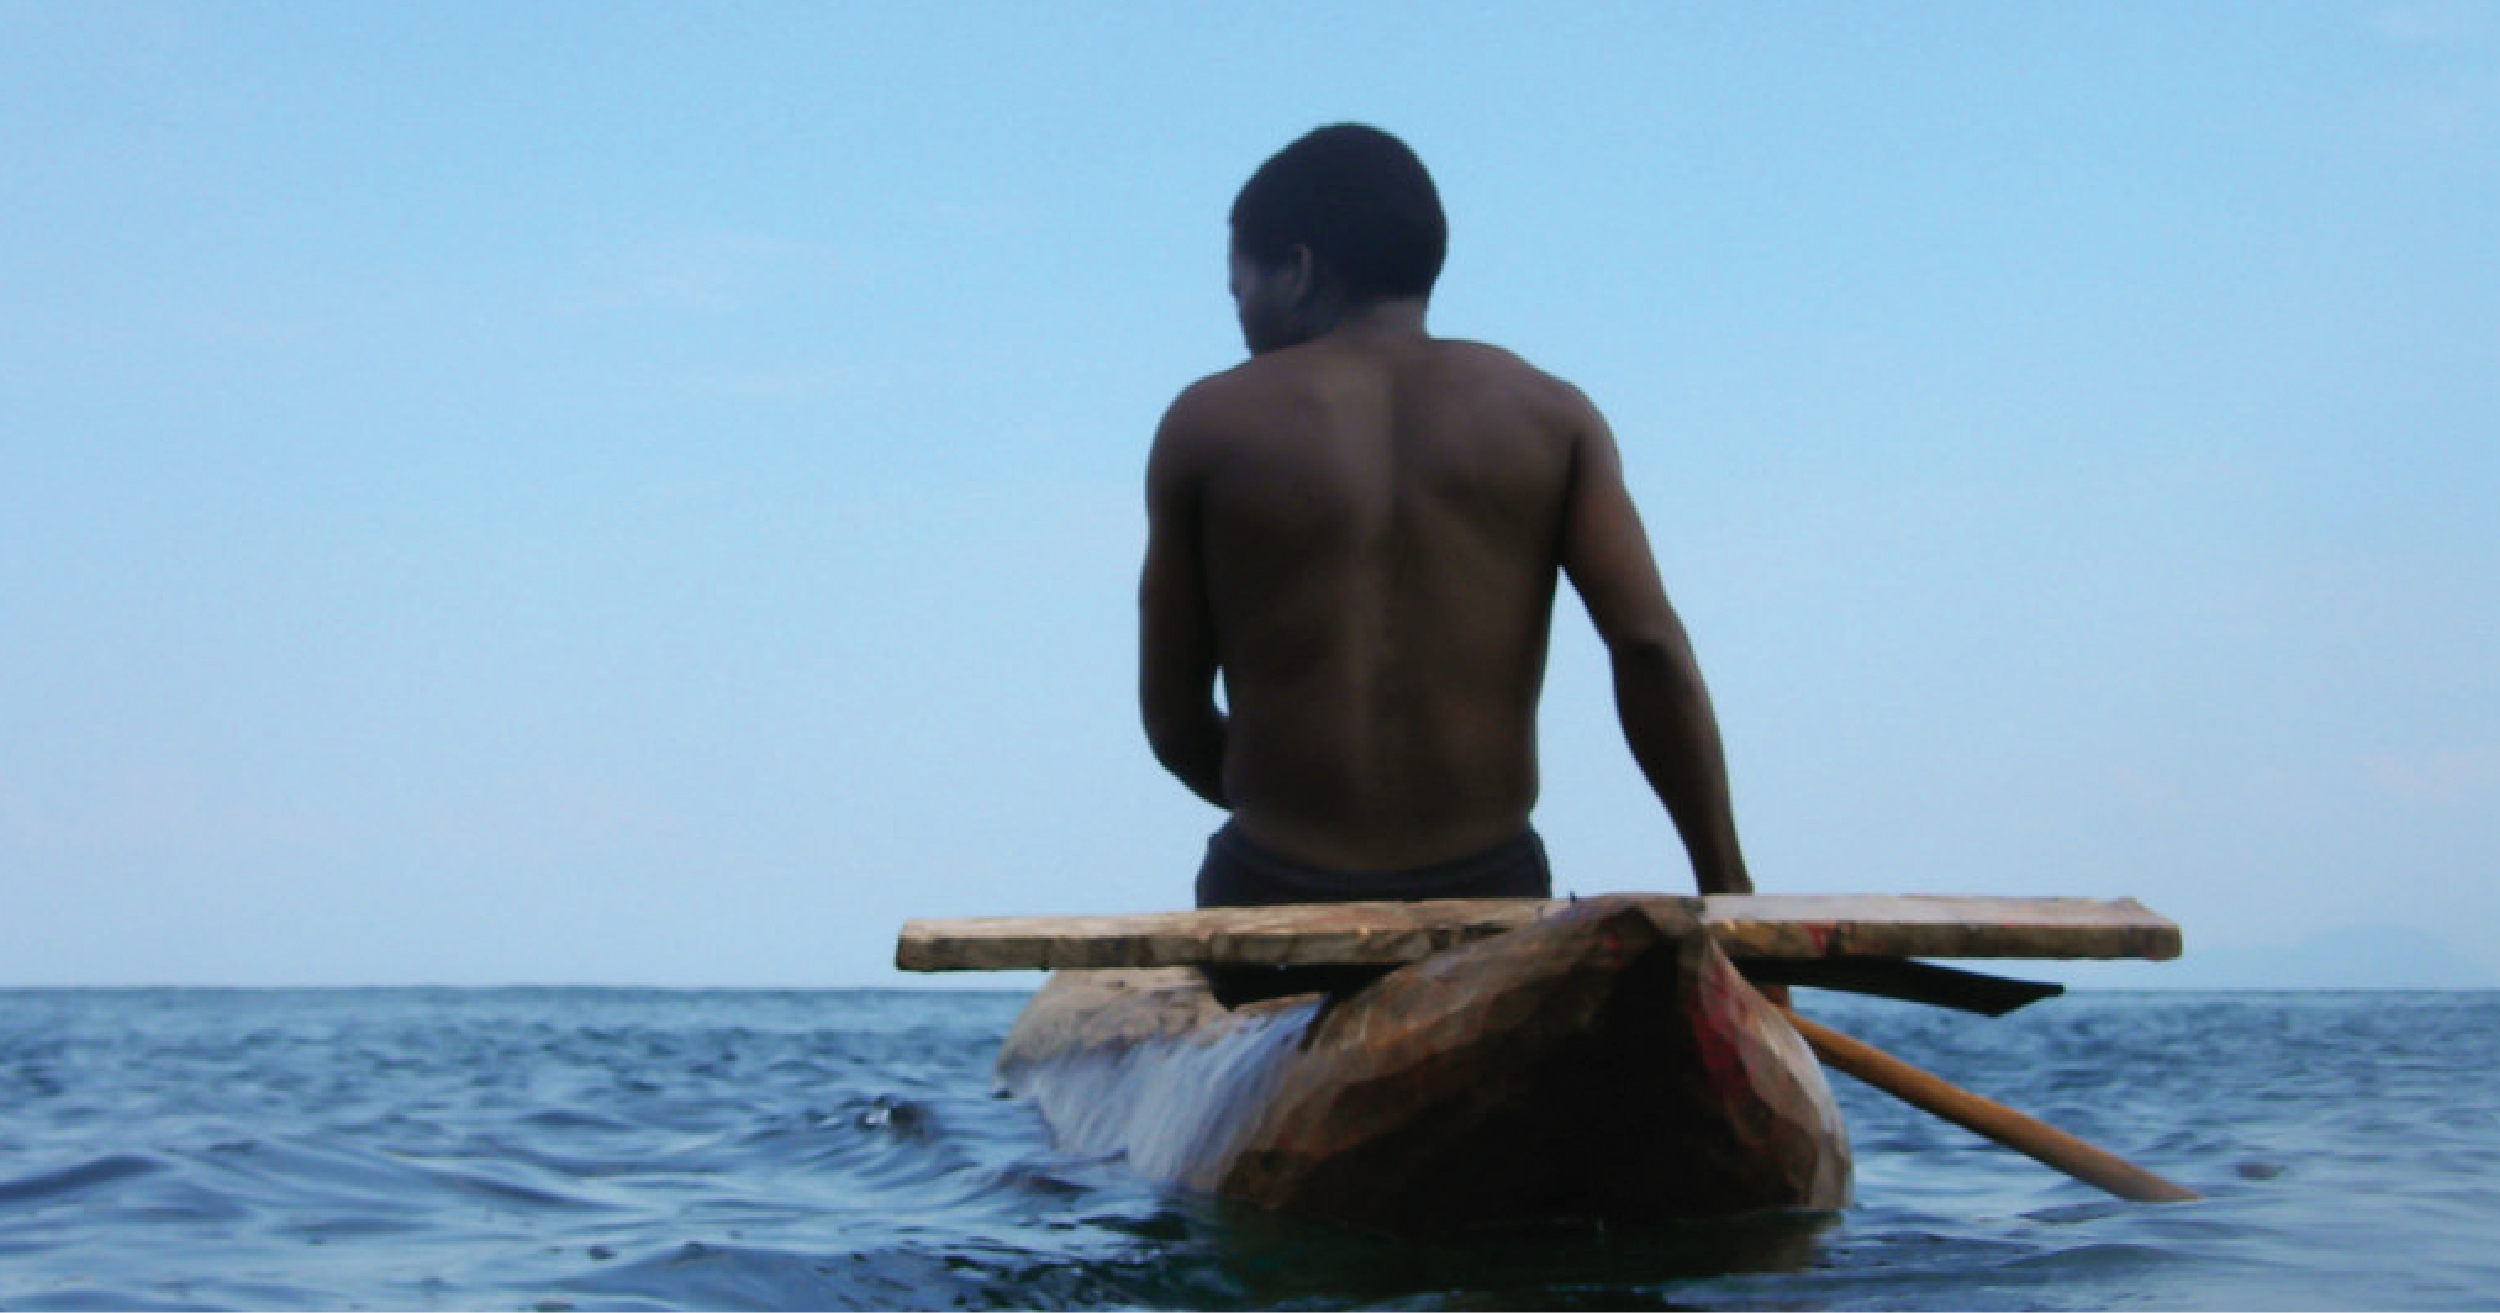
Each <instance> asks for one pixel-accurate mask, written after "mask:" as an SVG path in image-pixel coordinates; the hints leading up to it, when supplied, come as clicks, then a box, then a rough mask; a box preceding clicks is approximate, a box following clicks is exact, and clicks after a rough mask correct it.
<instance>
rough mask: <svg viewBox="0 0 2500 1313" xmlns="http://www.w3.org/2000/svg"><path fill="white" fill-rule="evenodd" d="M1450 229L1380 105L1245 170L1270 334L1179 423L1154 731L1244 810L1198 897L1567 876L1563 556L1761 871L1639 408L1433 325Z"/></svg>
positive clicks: (1240, 286)
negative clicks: (1638, 453) (1557, 695)
mask: <svg viewBox="0 0 2500 1313" xmlns="http://www.w3.org/2000/svg"><path fill="white" fill-rule="evenodd" d="M1446 246H1447V230H1446V227H1445V225H1444V220H1443V218H1442V213H1441V203H1440V199H1439V196H1438V194H1437V193H1436V192H1435V190H1434V188H1433V185H1432V180H1431V177H1430V176H1429V175H1428V174H1427V173H1426V172H1425V171H1424V167H1423V164H1422V162H1421V161H1419V160H1418V159H1416V157H1415V155H1414V154H1413V152H1411V151H1409V150H1408V149H1407V148H1406V146H1405V145H1404V144H1403V143H1401V142H1399V141H1398V140H1397V139H1396V138H1393V137H1390V136H1388V135H1387V134H1385V133H1381V132H1378V131H1376V130H1373V129H1370V128H1364V127H1357V126H1351V125H1341V126H1337V127H1329V128H1322V129H1320V130H1318V131H1316V132H1313V133H1311V134H1310V135H1308V136H1306V137H1304V138H1302V139H1301V140H1299V141H1296V142H1295V143H1293V144H1292V145H1290V146H1288V147H1286V148H1285V149H1284V150H1283V151H1280V152H1278V153H1277V155H1276V156H1275V157H1274V158H1273V159H1270V160H1269V161H1268V162H1267V163H1266V164H1265V165H1263V166H1262V167H1261V168H1260V169H1259V171H1258V172H1257V173H1256V174H1254V175H1252V177H1251V179H1250V181H1249V182H1248V183H1247V184H1245V185H1244V186H1243V187H1242V189H1241V194H1240V195H1239V197H1237V198H1236V199H1235V201H1234V202H1233V210H1232V295H1233V301H1234V305H1235V306H1236V308H1237V309H1238V311H1239V314H1240V319H1241V331H1242V336H1243V337H1244V338H1245V339H1246V340H1247V342H1248V344H1249V348H1250V353H1251V356H1250V359H1249V360H1248V361H1246V362H1244V363H1243V364H1241V365H1240V366H1238V367H1236V368H1233V369H1230V370H1227V371H1225V372H1224V373H1221V374H1217V375H1215V376H1214V377H1212V378H1208V379H1205V380H1202V381H1200V382H1199V383H1197V384H1195V385H1193V386H1191V387H1190V388H1189V389H1188V390H1187V391H1184V392H1183V393H1181V395H1180V397H1179V398H1178V399H1177V400H1175V401H1174V402H1173V403H1172V407H1171V409H1170V411H1169V412H1168V413H1166V414H1165V416H1164V418H1163V423H1162V425H1161V427H1160V429H1159V430H1158V431H1157V432H1156V434H1155V440H1154V451H1153V454H1152V456H1151V457H1150V458H1149V460H1148V463H1147V473H1146V484H1147V513H1148V533H1147V545H1146V562H1145V570H1144V579H1143V582H1142V584H1141V586H1140V589H1139V592H1140V609H1141V612H1142V626H1141V628H1142V643H1141V649H1142V651H1141V654H1142V661H1141V677H1140V680H1139V684H1140V695H1141V700H1142V702H1143V709H1144V713H1145V722H1146V735H1147V738H1148V740H1149V741H1150V742H1151V743H1152V745H1153V747H1154V752H1155V756H1156V758H1157V759H1158V760H1160V761H1161V762H1162V763H1163V765H1164V766H1165V767H1166V768H1168V769H1169V770H1170V771H1171V772H1172V773H1173V774H1174V775H1176V776H1178V777H1179V778H1180V780H1181V782H1182V783H1184V784H1187V785H1188V786H1189V787H1190V789H1191V790H1193V791H1195V792H1196V793H1197V794H1198V796H1200V797H1202V798H1204V799H1206V800H1207V801H1208V802H1210V803H1213V804H1214V805H1216V806H1217V807H1220V808H1224V809H1226V810H1228V811H1230V812H1231V813H1232V816H1231V820H1230V821H1229V822H1228V823H1227V824H1226V825H1225V826H1224V827H1223V828H1222V829H1220V830H1218V831H1217V832H1216V834H1215V837H1214V838H1213V839H1211V840H1210V841H1209V843H1208V848H1207V858H1206V864H1205V865H1204V866H1203V867H1202V868H1201V869H1200V871H1199V875H1198V903H1199V905H1200V906H1230V905H1255V904H1262V903H1281V902H1325V901H1332V900H1344V899H1364V898H1433V897H1493V896H1538V897H1541V896H1546V895H1548V894H1549V893H1550V891H1551V876H1550V875H1549V873H1548V871H1547V868H1546V863H1545V853H1544V848H1543V845H1542V844H1541V843H1540V842H1539V841H1538V839H1537V837H1536V833H1535V831H1534V830H1533V829H1531V828H1530V827H1529V823H1528V813H1529V810H1530V808H1531V807H1533V806H1534V804H1535V802H1536V795H1537V763H1536V710H1537V698H1538V694H1539V692H1540V689H1541V687H1542V685H1543V682H1544V674H1545V652H1546V639H1547V633H1548V630H1549V627H1550V621H1551V618H1552V613H1553V602H1554V591H1555V581H1556V579H1557V577H1558V576H1563V575H1567V576H1569V577H1570V579H1571V583H1572V586H1573V587H1574V588H1575V589H1576V590H1577V591H1578V592H1579V594H1580V597H1581V600H1582V601H1583V602H1584V603H1585V604H1586V605H1587V608H1588V613H1589V618H1590V619H1591V620H1592V621H1594V622H1595V623H1596V626H1597V632H1598V634H1599V635H1600V636H1601V637H1602V638H1603V639H1604V641H1605V644H1606V649H1607V651H1608V652H1609V653H1610V654H1611V659H1612V663H1613V667H1614V688H1615V703H1616V707H1617V710H1618V712H1619V715H1620V717H1621V720H1622V724H1623V731H1624V734H1625V736H1626V737H1627V738H1628V739H1629V740H1630V742H1631V746H1632V752H1633V756H1634V758H1635V759H1636V760H1637V761H1638V762H1639V764H1640V768H1641V770H1642V772H1643V774H1644V775H1645V776H1646V777H1647V778H1648V780H1649V784H1650V786H1651V788H1652V789H1653V790H1654V791H1655V792H1656V793H1657V795H1658V798H1659V800H1660V801H1661V802H1662V803H1663V804H1665V806H1666V809H1667V812H1668V814H1669V815H1670V816H1671V817H1673V819H1674V822H1675V825H1676V829H1677V831H1678V832H1679V833H1680V834H1681V835H1682V837H1683V841H1684V847H1685V850H1686V853H1687V854H1688V855H1689V856H1690V858H1691V860H1692V865H1693V873H1694V876H1695V878H1696V879H1697V881H1698V882H1699V884H1700V886H1701V888H1702V890H1703V891H1704V892H1706V893H1745V892H1750V891H1751V889H1752V883H1751V881H1750V880H1749V879H1748V878H1747V876H1746V873H1745V863H1744V858H1743V856H1742V855H1741V854H1740V853H1739V852H1738V850H1737V843H1736V827H1735V821H1734V819H1733V816H1732V814H1731V812H1730V810H1729V803H1728V785H1727V767H1726V762H1725V759H1724V756H1723V754H1722V752H1721V749H1720V744H1719V733H1718V727H1717V722H1716V720H1715V718H1714V717H1713V715H1712V713H1711V709H1710V699H1709V695H1708V694H1707V693H1706V692H1705V691H1704V690H1703V687H1702V681H1701V674H1700V671H1699V669H1698V667H1697V666H1696V665H1695V663H1694V659H1693V654H1692V649H1691V647H1690V645H1689V644H1688V643H1687V641H1686V639H1685V634H1684V628H1683V625H1682V624H1681V623H1680V622H1679V621H1678V620H1677V618H1676V614H1675V611H1674V609H1673V608H1671V607H1670V606H1669V605H1668V604H1667V598H1666V594H1665V591H1664V590H1663V589H1662V588H1661V586H1660V584H1659V580H1658V570H1657V566H1656V565H1655V563H1654V562H1653V561H1652V560H1651V557H1650V550H1649V541H1648V538H1647V536H1646V535H1645V534H1644V533H1643V531H1642V528H1641V521H1640V517H1639V515H1638V514H1637V513H1636V512H1635V511H1634V510H1633V506H1632V501H1631V497H1630V495H1629V494H1628V493H1627V492H1626V491H1625V488H1624V482H1623V470H1622V465H1621V461H1620V458H1619V457H1618V455H1617V453H1616V449H1615V442H1614V438H1613V435H1612V434H1611V433H1609V432H1608V430H1607V428H1606V422H1605V420H1604V419H1602V418H1601V417H1600V416H1599V415H1598V413H1597V411H1596V409H1595V408H1594V407H1592V406H1591V405H1590V404H1589V402H1588V399H1587V398H1586V397H1584V396H1582V395H1581V394H1580V392H1579V391H1578V390H1577V389H1575V388H1573V387H1572V386H1571V385H1569V384H1567V383H1564V382H1562V381H1561V380H1559V379H1556V378H1553V377H1551V376H1550V375H1547V374H1544V373H1541V372H1539V371H1538V370H1536V369H1534V368H1531V367H1530V366H1529V365H1527V364H1526V363H1525V362H1523V361H1521V360H1520V359H1519V358H1518V357H1516V356H1513V355H1511V354H1509V353H1508V352H1505V351H1501V350H1499V349H1497V348H1494V347H1489V346H1483V345H1479V344H1476V343H1472V342H1459V341H1449V340H1444V339H1439V338H1435V337H1433V336H1431V335H1430V334H1429V333H1428V332H1427V331H1426V330H1425V326H1424V312H1425V302H1426V300H1427V298H1428V297H1429V296H1430V294H1431V291H1432V284H1433V281H1434V279H1435V278H1436V277H1437V276H1438V275H1439V273H1440V269H1441V262H1442V256H1443V253H1444V251H1445V249H1446ZM1219 677H1220V678H1221V679H1222V681H1223V695H1224V696H1223V705H1222V706H1221V707H1220V708H1219V706H1218V704H1217V701H1216V681H1217V679H1218V678H1219Z"/></svg>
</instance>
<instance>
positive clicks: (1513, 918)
mask: <svg viewBox="0 0 2500 1313" xmlns="http://www.w3.org/2000/svg"><path fill="white" fill-rule="evenodd" d="M1618 896H1619V897H1626V898H1629V899H1631V900H1633V901H1634V902H1637V903H1638V904H1639V905H1640V906H1641V907H1642V908H1644V909H1645V910H1647V911H1648V912H1649V913H1650V915H1651V916H1652V917H1653V918H1655V919H1657V920H1659V921H1661V922H1662V923H1673V922H1681V921H1689V920H1694V919H1698V920H1699V921H1700V922H1701V924H1702V925H1704V926H1705V927H1707V928H1708V930H1709V931H1710V935H1711V937H1712V938H1713V939H1715V940H1717V941H1718V943H1719V945H1720V947H1721V948H1722V949H1723V950H1724V951H1725V952H1726V953H1727V954H1728V955H1729V956H1730V957H1734V958H1738V959H1745V958H1792V959H1796V958H1833V957H1945V958H1974V957H1999V958H2016V957H2030V958H2148V959H2153V960H2157V961H2158V960H2165V959H2169V958H2174V957H2177V956H2178V955H2179V950H2180V935H2179V927H2178V926H2177V925H2176V924H2175V923H2173V922H2171V921H2170V920H2168V919H2166V918H2164V917H2161V916H2158V915H2156V914H2154V913H2153V912H2152V911H2150V910H2148V909H2147V908H2145V907H2144V905H2143V904H2141V903H2138V902H2136V901H2135V900H2134V899H2132V898H2120V899H2093V898H1988V897H1978V896H1966V895H1930V894H1713V895H1710V896H1708V897H1706V898H1697V897H1689V896H1678V895H1673V894H1633V895H1618ZM1570 905H1571V904H1570V903H1569V902H1567V901H1550V902H1549V901H1545V900H1540V899H1529V898H1517V899H1514V898H1485V899H1447V900H1441V901H1436V902H1418V903H1326V904H1302V905H1297V906H1289V907H1228V908H1212V909H1205V910H1200V911H1193V912H1147V913H1139V914H1134V915H1126V916H1054V917H977V918H967V919H957V920H932V921H909V922H906V923H904V926H903V931H902V935H901V937H900V939H899V940H898V941H897V943H896V946H895V959H894V960H895V965H896V966H898V967H900V968H902V969H903V970H905V971H1032V970H1049V971H1065V970H1083V969H1098V968H1128V967H1167V966H1197V965H1233V966H1331V965H1336V966H1357V965H1374V966H1377V965H1395V964H1397V963H1402V962H1412V961H1415V960H1416V959H1418V958H1422V957H1426V956H1429V955H1431V954H1433V953H1436V952H1439V951H1440V950H1442V949H1444V948H1449V947H1452V946H1455V945H1458V944H1462V943H1468V942H1471V941H1474V940H1477V939H1483V938H1485V937H1487V936H1490V935H1496V934H1500V933H1502V932H1503V931H1506V930H1513V929H1517V928H1519V927H1521V926H1524V925H1529V924H1532V923H1534V922H1536V921H1538V920H1541V919H1544V918H1545V917H1548V916H1552V915H1554V914H1556V913H1558V912H1560V911H1562V910H1563V909H1565V908H1567V907H1569V906H1570Z"/></svg>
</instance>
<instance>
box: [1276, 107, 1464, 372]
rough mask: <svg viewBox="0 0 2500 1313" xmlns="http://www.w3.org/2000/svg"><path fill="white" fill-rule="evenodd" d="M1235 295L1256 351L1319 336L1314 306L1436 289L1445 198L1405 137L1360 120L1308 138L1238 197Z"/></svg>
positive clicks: (1417, 295)
mask: <svg viewBox="0 0 2500 1313" xmlns="http://www.w3.org/2000/svg"><path fill="white" fill-rule="evenodd" d="M1232 224H1233V296H1234V300H1235V301H1236V303H1237V305H1238V308H1239V309H1240V312H1241V327H1242V334H1243V336H1244V337H1246V338H1248V339H1249V342H1250V349H1251V350H1252V351H1265V350H1271V349H1273V348H1275V347H1278V346H1290V345H1293V344H1294V343H1295V342H1298V341H1302V340H1307V339H1308V338H1309V337H1310V336H1312V335H1313V332H1314V328H1313V326H1312V323H1311V315H1312V312H1314V311H1316V310H1318V309H1320V308H1321V307H1323V306H1334V307H1336V308H1339V309H1342V308H1346V307H1352V306H1359V305H1363V304H1367V303H1369V302H1373V301H1383V300H1397V299H1405V298H1413V299H1417V300H1420V299H1423V298H1425V297H1428V296H1430V295H1431V294H1432V284H1433V280H1435V279H1436V278H1438V277H1440V275H1441V261H1442V257H1443V256H1444V255H1445V254H1446V253H1447V252H1448V249H1449V226H1448V223H1447V221H1446V220H1444V219H1443V217H1442V214H1441V195H1440V193H1439V192H1438V191H1437V190H1435V189H1434V187H1433V185H1432V175H1431V174H1429V173H1427V172H1425V171H1424V163H1423V161H1422V160H1419V159H1417V158H1416V157H1415V152H1414V151H1412V150H1409V149H1407V146H1406V143H1404V142H1402V141H1399V140H1398V139H1397V138H1395V137H1392V136H1390V135H1389V134H1388V133H1385V132H1382V131H1380V130H1379V129H1378V128H1367V127H1363V126H1361V125H1359V124H1352V123H1340V124H1336V125H1334V126H1332V127H1325V128H1320V129H1318V130H1316V131H1314V132H1311V133H1310V134H1308V135H1306V136H1304V137H1303V138H1301V139H1300V140H1298V141H1296V142H1294V143H1293V144H1292V145H1290V146H1287V147H1285V148H1284V149H1283V150H1280V151H1278V152H1276V154H1275V155H1274V156H1273V157H1272V158H1270V159H1269V160H1268V162H1267V163H1265V164H1262V165H1260V166H1259V171H1258V172H1256V173H1253V174H1251V175H1250V181H1248V182H1246V183H1244V184H1242V188H1241V194H1240V195H1238V196H1236V197H1234V198H1233V214H1232Z"/></svg>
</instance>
